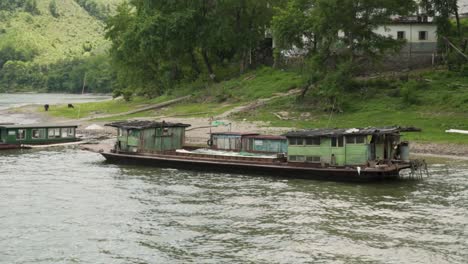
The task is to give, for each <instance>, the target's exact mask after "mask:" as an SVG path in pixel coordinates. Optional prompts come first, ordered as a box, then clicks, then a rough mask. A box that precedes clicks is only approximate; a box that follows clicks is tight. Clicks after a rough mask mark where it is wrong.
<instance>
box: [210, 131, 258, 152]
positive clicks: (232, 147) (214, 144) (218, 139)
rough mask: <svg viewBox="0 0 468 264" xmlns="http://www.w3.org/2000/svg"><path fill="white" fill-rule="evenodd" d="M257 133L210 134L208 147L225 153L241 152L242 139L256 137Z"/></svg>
mask: <svg viewBox="0 0 468 264" xmlns="http://www.w3.org/2000/svg"><path fill="white" fill-rule="evenodd" d="M256 135H258V133H242V132H216V133H211V136H210V140H208V145H209V146H211V148H212V149H216V150H226V151H237V152H239V151H242V139H243V138H244V137H247V136H256Z"/></svg>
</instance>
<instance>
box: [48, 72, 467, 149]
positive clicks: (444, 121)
mask: <svg viewBox="0 0 468 264" xmlns="http://www.w3.org/2000/svg"><path fill="white" fill-rule="evenodd" d="M413 77H414V78H420V79H424V80H425V85H423V86H421V87H420V88H419V90H416V95H415V96H416V98H417V100H416V101H417V102H416V103H414V104H411V105H409V104H408V103H405V102H404V100H403V99H402V97H401V96H400V95H398V90H399V88H398V87H400V86H401V83H400V82H398V81H395V82H396V83H394V84H392V85H389V86H385V85H382V86H379V85H378V83H377V86H375V85H374V86H372V87H369V88H368V89H367V90H364V91H355V92H353V93H347V94H345V95H344V97H345V101H346V103H345V105H344V108H343V109H344V112H343V113H334V114H333V115H332V116H331V118H330V112H325V111H322V110H317V107H316V106H314V104H313V103H311V102H314V100H311V99H313V98H308V99H306V100H305V101H303V102H298V101H297V98H296V97H295V96H289V97H281V98H279V99H276V100H274V101H271V102H269V103H268V104H267V105H265V106H264V107H261V108H259V109H257V110H256V111H249V112H247V113H241V114H238V115H236V116H235V117H234V118H236V119H247V120H250V121H267V122H269V123H270V124H271V125H272V126H285V127H297V128H321V127H366V126H390V125H401V126H417V127H420V128H422V129H423V132H422V133H414V134H408V135H407V138H408V139H411V140H417V141H422V142H430V141H434V142H439V143H462V144H468V136H466V135H456V134H447V133H445V132H444V131H445V130H446V129H451V128H454V129H467V130H468V122H467V120H468V77H460V76H459V75H455V74H449V73H446V72H443V71H442V72H432V71H429V72H426V73H422V74H419V73H418V74H417V76H413ZM301 84H302V79H301V77H300V76H299V75H298V74H296V73H292V72H283V71H275V70H272V69H268V68H265V69H261V70H258V71H255V72H252V73H248V74H246V75H243V76H241V77H240V78H236V79H233V80H229V81H226V82H222V83H219V84H213V85H211V86H209V88H207V89H201V90H199V91H197V92H195V97H194V99H193V100H192V101H191V102H187V103H184V104H179V105H176V106H172V107H168V108H165V109H163V110H159V111H147V112H143V113H139V114H134V115H131V116H124V117H118V118H111V119H107V120H115V119H125V118H135V117H143V116H146V117H157V116H174V115H184V116H197V117H200V116H204V117H208V116H213V115H216V114H219V113H222V112H224V111H227V110H229V109H232V108H234V107H236V106H238V105H243V104H247V103H248V102H251V101H253V100H254V99H258V98H267V97H271V96H272V95H274V94H275V93H278V92H285V91H288V90H290V89H293V88H296V87H298V86H300V85H301ZM395 87H397V88H395ZM185 90H186V88H185V89H182V88H181V89H180V90H179V91H176V92H175V94H178V93H181V91H185ZM175 96H176V95H172V96H164V97H161V98H157V99H153V100H145V99H142V98H137V99H135V100H134V101H132V102H129V103H126V102H123V101H111V102H102V103H92V104H83V105H81V115H80V117H84V116H87V115H90V114H92V113H93V112H94V113H96V112H100V113H117V112H125V111H128V110H130V109H134V108H136V107H140V106H146V105H148V104H151V103H157V102H161V101H164V100H168V99H170V98H174V97H175ZM76 111H77V110H70V109H67V108H66V107H65V106H61V107H59V108H57V109H54V110H53V111H52V112H51V113H52V114H53V115H55V116H64V117H70V118H76ZM279 112H288V120H281V119H279V118H278V117H277V116H276V115H275V113H279Z"/></svg>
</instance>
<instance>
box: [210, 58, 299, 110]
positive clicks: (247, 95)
mask: <svg viewBox="0 0 468 264" xmlns="http://www.w3.org/2000/svg"><path fill="white" fill-rule="evenodd" d="M302 83H303V78H302V77H301V75H300V74H298V73H296V72H292V71H280V70H274V69H272V68H268V67H264V68H261V69H259V70H256V71H252V72H249V73H246V74H244V75H242V76H240V77H238V78H234V79H231V80H228V81H225V82H221V83H218V84H214V85H211V86H210V87H208V89H206V90H205V91H202V92H201V96H204V97H211V98H213V101H215V102H216V101H217V102H224V101H230V102H233V101H234V102H249V101H252V100H255V99H260V98H268V97H272V96H274V95H275V94H276V93H284V92H288V91H289V90H291V89H294V88H298V87H300V86H302Z"/></svg>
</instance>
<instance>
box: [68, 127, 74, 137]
mask: <svg viewBox="0 0 468 264" xmlns="http://www.w3.org/2000/svg"><path fill="white" fill-rule="evenodd" d="M74 136H75V129H74V128H73V127H69V128H67V137H74Z"/></svg>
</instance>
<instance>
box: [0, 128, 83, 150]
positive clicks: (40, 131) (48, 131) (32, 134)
mask: <svg viewBox="0 0 468 264" xmlns="http://www.w3.org/2000/svg"><path fill="white" fill-rule="evenodd" d="M77 127H78V126H77V125H65V124H30V125H15V124H0V150H4V149H21V148H30V146H40V145H57V144H64V143H71V142H78V141H80V139H78V138H77V137H76V128H77Z"/></svg>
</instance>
